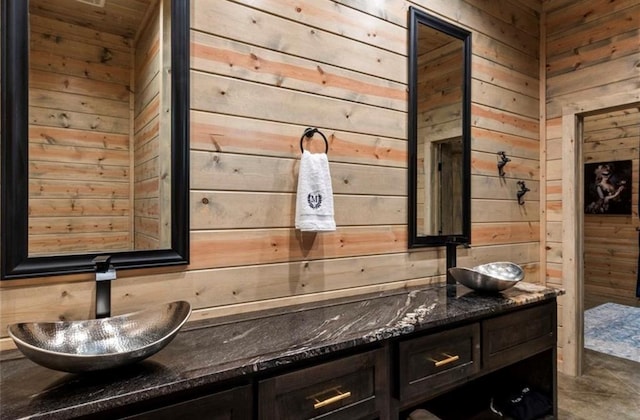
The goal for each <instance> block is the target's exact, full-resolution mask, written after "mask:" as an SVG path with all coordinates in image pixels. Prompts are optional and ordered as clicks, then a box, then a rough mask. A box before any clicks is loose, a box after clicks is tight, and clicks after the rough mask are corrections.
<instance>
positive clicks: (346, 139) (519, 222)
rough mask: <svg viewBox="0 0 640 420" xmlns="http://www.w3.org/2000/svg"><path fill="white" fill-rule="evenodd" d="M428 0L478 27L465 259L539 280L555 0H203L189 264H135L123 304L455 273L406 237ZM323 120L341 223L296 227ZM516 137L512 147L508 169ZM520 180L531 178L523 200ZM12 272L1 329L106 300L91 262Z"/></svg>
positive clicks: (195, 80)
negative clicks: (419, 53) (418, 25)
mask: <svg viewBox="0 0 640 420" xmlns="http://www.w3.org/2000/svg"><path fill="white" fill-rule="evenodd" d="M412 4H413V5H415V6H418V7H421V8H422V9H424V10H426V11H427V12H429V13H432V14H435V15H437V16H439V17H441V18H443V19H446V20H449V21H451V22H453V23H456V24H458V25H461V26H463V27H465V28H467V29H469V30H471V31H472V32H473V63H472V67H473V70H472V74H473V83H472V84H473V86H472V99H473V104H472V124H473V128H472V137H473V145H472V148H473V151H472V160H473V162H472V173H473V179H472V194H473V203H472V224H473V227H472V235H473V236H472V242H473V244H472V245H473V247H472V248H471V249H466V250H460V252H459V254H460V255H459V264H460V265H465V266H471V265H475V264H478V263H482V262H488V261H492V260H493V261H495V260H510V261H514V262H516V263H520V264H522V265H524V267H525V269H526V272H527V281H532V282H536V281H537V280H538V278H539V232H540V219H539V201H538V185H539V148H540V145H539V120H538V110H539V87H538V79H539V67H538V66H539V62H538V49H539V35H538V34H539V17H540V15H539V13H540V10H539V4H538V5H537V7H536V4H537V3H533V6H530V5H529V3H528V2H524V1H521V0H503V1H500V2H486V1H481V0H465V1H463V0H453V1H452V0H439V1H434V0H421V1H415V2H409V1H405V0H386V1H384V2H371V1H368V0H339V1H330V0H322V1H320V0H306V1H298V2H295V4H294V3H293V2H288V1H285V2H283V1H281V0H262V1H260V2H254V1H250V0H245V1H222V0H220V1H215V2H212V1H193V2H192V3H191V23H192V31H191V47H192V50H191V66H192V72H191V86H192V89H191V98H192V102H191V202H190V206H191V264H190V265H189V266H188V267H187V268H174V269H172V270H167V269H162V270H161V269H158V270H147V271H139V272H121V273H119V277H120V278H119V280H118V281H116V282H114V283H113V297H112V302H113V311H114V313H121V312H125V311H128V310H133V309H137V308H140V307H141V306H144V305H147V304H150V303H153V302H162V301H167V300H173V299H186V300H188V301H190V302H191V303H192V305H193V306H194V308H195V309H196V311H195V312H194V314H193V315H192V319H201V318H205V317H211V316H217V315H221V314H225V313H237V312H242V311H248V310H253V309H258V308H265V307H274V306H280V305H288V304H292V303H302V302H309V301H319V300H322V299H326V298H330V297H334V296H346V295H353V294H360V293H363V292H370V291H375V290H381V289H388V288H397V287H403V286H407V285H412V284H424V283H427V282H430V281H442V280H443V274H444V265H445V264H444V249H442V248H437V249H425V250H418V251H415V252H408V251H407V221H406V218H407V211H406V210H407V192H406V189H407V169H406V166H407V163H406V161H407V153H406V145H407V139H406V136H407V103H406V100H407V93H406V89H407V11H408V7H409V6H410V5H412ZM307 126H317V127H319V128H320V129H321V130H322V131H323V132H324V133H325V134H326V135H327V137H328V139H329V143H330V150H329V159H330V161H331V174H332V181H333V189H334V194H335V209H336V222H337V225H338V229H337V231H336V232H332V233H319V234H304V235H301V234H300V233H299V232H297V231H296V230H295V229H294V227H293V225H294V223H293V221H294V203H295V196H294V195H295V184H296V174H297V166H298V159H299V156H300V150H299V140H300V137H301V135H302V132H303V130H304V129H305V128H306V127H307ZM321 145H322V142H321V141H319V140H318V139H314V140H312V141H310V142H309V144H308V145H307V146H308V147H310V148H312V149H316V148H321V147H320V146H321ZM500 150H504V151H506V153H507V155H508V156H510V157H511V159H512V162H510V164H509V166H508V167H507V168H506V173H507V176H506V178H505V179H504V180H501V179H499V178H498V176H497V167H496V163H497V154H496V153H497V152H498V151H500ZM520 179H522V180H525V181H526V182H527V186H528V187H529V188H531V192H530V193H529V194H528V195H527V196H526V204H525V205H523V206H520V205H518V204H517V202H516V197H515V194H516V191H517V186H516V181H517V180H520ZM0 287H2V294H1V299H2V325H1V326H0V331H1V333H2V334H4V331H6V324H8V323H12V322H17V321H23V320H34V319H56V318H82V317H87V316H90V315H91V313H92V305H93V283H92V282H91V281H90V279H89V278H88V276H74V277H66V278H46V279H36V280H31V281H26V280H25V281H16V282H3V283H2V284H1V285H0ZM6 341H7V340H6V339H5V340H4V342H5V345H9V344H7V343H6Z"/></svg>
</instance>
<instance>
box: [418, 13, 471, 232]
mask: <svg viewBox="0 0 640 420" xmlns="http://www.w3.org/2000/svg"><path fill="white" fill-rule="evenodd" d="M436 37H437V39H438V40H439V42H437V43H434V45H433V47H432V46H431V45H430V46H429V48H425V51H424V52H423V53H421V54H419V55H418V57H417V59H418V60H417V67H418V70H417V79H418V83H417V91H418V104H417V107H418V121H417V124H418V130H417V137H418V141H417V161H418V171H417V178H418V179H417V190H418V195H417V200H416V204H417V208H416V219H417V233H418V236H423V235H439V234H442V233H440V232H445V233H453V232H459V231H460V230H459V229H456V228H455V227H456V226H461V223H462V221H461V216H462V209H461V208H460V205H459V203H461V202H460V201H459V200H455V201H454V200H447V199H446V197H460V195H461V188H462V183H461V182H459V179H460V178H455V181H454V178H453V177H454V176H456V175H458V174H460V166H459V165H457V164H456V163H457V162H460V161H461V159H462V156H461V152H462V148H461V146H460V144H461V140H460V139H461V137H462V122H461V121H462V86H463V77H462V75H463V70H464V69H463V67H462V66H461V65H460V64H461V63H462V62H463V61H464V51H463V45H464V44H463V42H462V41H461V40H459V39H456V38H453V37H450V36H448V35H445V36H444V39H442V38H443V34H441V33H439V32H437V31H435V30H433V29H431V28H428V27H427V26H426V25H420V26H419V29H418V43H419V44H427V43H429V42H430V40H429V39H430V38H436ZM443 43H445V44H443ZM437 143H440V144H441V147H442V148H443V150H444V151H445V152H444V156H443V157H444V158H445V159H440V158H438V157H437V156H436V155H437V154H438V153H437V151H436V144H437ZM452 150H455V152H451V151H452ZM447 151H449V152H448V153H447ZM447 156H448V157H449V159H446V157H447ZM451 157H453V159H451ZM443 161H446V162H453V165H446V166H445V168H444V169H445V171H443V170H442V169H441V170H440V171H438V169H437V168H438V164H437V162H443ZM447 168H448V170H449V171H450V172H449V174H448V176H447V173H446V171H447ZM452 169H453V171H452ZM441 190H442V191H441ZM441 197H444V198H441ZM441 201H442V204H443V206H442V207H441V206H438V205H432V203H435V204H437V203H439V202H441ZM452 201H453V202H452ZM443 228H444V229H443Z"/></svg>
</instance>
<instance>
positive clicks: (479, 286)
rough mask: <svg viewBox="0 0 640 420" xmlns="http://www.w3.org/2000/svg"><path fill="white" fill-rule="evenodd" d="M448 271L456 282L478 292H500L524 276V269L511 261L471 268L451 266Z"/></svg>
mask: <svg viewBox="0 0 640 420" xmlns="http://www.w3.org/2000/svg"><path fill="white" fill-rule="evenodd" d="M449 272H450V273H451V275H452V276H453V278H454V279H456V281H457V282H458V283H461V284H463V285H465V286H467V287H468V288H469V289H473V290H476V291H479V292H501V291H503V290H506V289H508V288H510V287H513V286H515V284H516V283H518V282H519V281H520V280H522V279H523V278H524V271H523V270H522V267H520V266H519V265H518V264H514V263H512V262H492V263H488V264H482V265H478V266H476V267H473V268H464V267H452V268H450V269H449Z"/></svg>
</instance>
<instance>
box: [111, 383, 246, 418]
mask: <svg viewBox="0 0 640 420" xmlns="http://www.w3.org/2000/svg"><path fill="white" fill-rule="evenodd" d="M252 401H253V399H252V393H251V386H250V385H246V386H241V387H237V388H232V389H229V390H226V391H221V392H218V393H215V394H211V395H206V396H204V397H200V398H194V399H191V400H187V401H184V402H180V403H177V404H173V405H168V406H165V407H160V408H156V409H154V410H150V411H145V412H144V413H140V414H136V415H132V416H128V417H122V418H123V419H126V420H173V419H197V418H202V417H203V415H204V413H206V418H207V419H211V420H245V419H249V418H251V411H252ZM115 417H116V416H114V417H112V418H115ZM118 417H119V416H118Z"/></svg>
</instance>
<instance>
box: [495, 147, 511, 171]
mask: <svg viewBox="0 0 640 420" xmlns="http://www.w3.org/2000/svg"><path fill="white" fill-rule="evenodd" d="M498 156H500V161H499V162H498V176H501V177H503V176H504V166H505V165H506V164H507V163H509V162H511V159H509V158H508V157H507V155H506V153H505V152H498Z"/></svg>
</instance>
